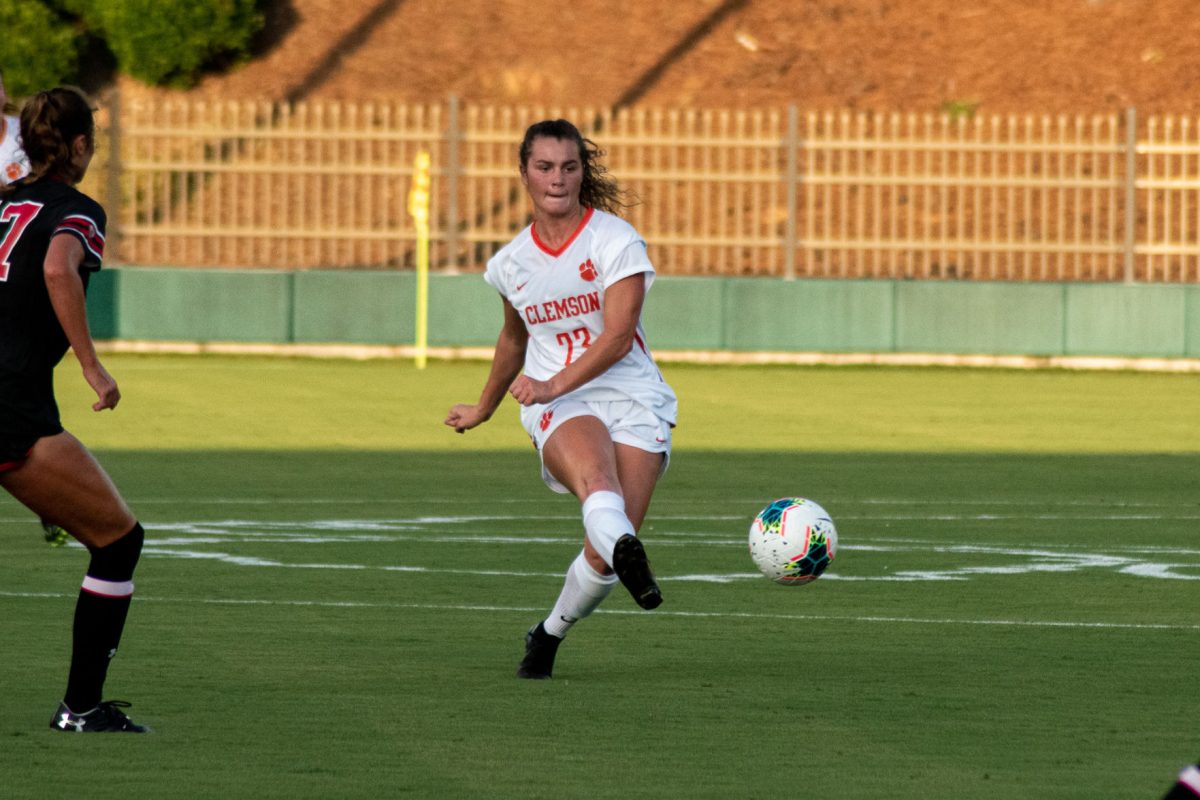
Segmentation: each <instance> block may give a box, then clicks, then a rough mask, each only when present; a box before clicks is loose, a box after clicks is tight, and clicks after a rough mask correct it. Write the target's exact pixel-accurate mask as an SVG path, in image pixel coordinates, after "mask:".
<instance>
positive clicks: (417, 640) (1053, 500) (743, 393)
mask: <svg viewBox="0 0 1200 800" xmlns="http://www.w3.org/2000/svg"><path fill="white" fill-rule="evenodd" d="M106 363H107V364H108V366H109V368H110V370H111V371H112V372H113V373H114V375H115V376H116V377H117V378H118V380H119V381H120V383H121V386H122V389H123V391H124V394H125V399H124V400H123V402H122V405H121V407H120V408H119V409H118V410H117V411H116V412H114V413H107V412H106V413H103V414H93V413H92V412H91V411H90V409H89V408H88V404H89V403H90V399H89V398H88V397H87V393H86V387H85V386H84V385H83V383H82V380H81V379H80V378H79V376H78V370H77V368H76V366H75V365H74V364H73V363H70V362H67V363H65V364H64V365H63V367H62V370H61V373H60V376H59V386H60V389H59V396H60V402H61V405H62V406H63V410H64V418H65V420H66V422H67V425H68V427H69V428H70V429H71V430H73V431H74V432H75V433H77V434H78V435H79V436H80V437H81V438H82V439H84V441H85V442H87V443H88V444H89V445H91V446H92V448H93V449H94V450H95V451H96V452H97V453H98V455H99V456H100V457H101V459H102V460H103V462H104V463H105V465H106V466H107V467H108V468H109V471H110V472H111V473H112V475H113V477H114V478H115V479H116V481H117V483H118V484H119V485H120V486H121V488H122V490H123V492H124V494H125V495H126V497H127V498H128V499H129V501H130V503H131V505H133V506H134V508H135V510H136V511H137V513H138V515H139V516H140V517H141V519H142V520H143V522H144V523H145V524H146V527H147V546H146V550H145V553H144V555H143V559H142V562H141V565H140V567H139V572H138V575H137V586H138V593H137V595H136V597H135V600H134V606H133V609H132V611H131V614H130V621H129V624H128V627H127V630H126V636H125V640H124V642H123V645H122V650H121V655H120V656H119V657H118V659H117V660H116V661H115V662H114V663H113V667H112V670H111V673H110V679H109V684H108V692H107V694H108V695H109V696H110V697H113V698H119V699H129V700H131V701H133V702H134V704H135V705H134V707H133V709H132V712H131V714H132V716H133V717H134V719H136V720H138V721H141V722H145V723H148V724H150V725H151V726H152V727H154V729H155V732H154V734H153V735H151V736H146V737H133V736H124V737H68V736H63V735H58V734H54V733H52V732H51V731H50V730H49V729H48V727H47V724H48V722H49V717H50V714H51V713H52V711H53V710H54V707H55V704H56V703H57V701H58V700H59V698H60V696H61V692H62V688H63V685H64V683H65V673H66V661H67V657H68V649H69V624H70V616H71V611H72V608H73V604H74V596H75V593H76V587H77V586H78V583H79V580H80V578H81V576H82V573H83V570H84V567H85V565H86V557H85V554H84V552H83V551H82V550H81V549H79V548H78V547H68V548H62V549H51V548H49V547H47V546H46V545H45V544H44V543H43V542H42V540H41V532H40V529H39V528H38V526H37V524H36V520H34V519H33V517H32V516H31V515H30V514H29V513H28V512H27V511H25V510H24V509H23V508H21V507H20V506H18V505H17V504H16V503H14V502H13V501H11V500H10V499H8V498H7V497H4V498H2V499H0V539H2V541H3V545H2V547H3V549H2V550H0V552H2V553H3V557H2V558H0V616H2V617H3V622H2V623H0V637H2V638H0V642H2V647H3V650H2V652H3V659H2V667H0V682H2V685H3V686H4V688H5V689H6V700H7V703H8V705H7V707H6V710H5V711H6V713H5V714H4V719H3V722H0V797H3V798H48V797H87V798H129V797H144V798H241V797H255V798H285V797H287V798H297V797H303V798H359V797H363V798H365V797H413V798H641V797H655V798H714V799H716V798H777V797H816V798H876V797H888V798H922V799H927V798H1004V799H1005V800H1012V798H1097V797H1104V798H1157V797H1160V796H1161V794H1162V792H1163V791H1164V790H1165V788H1166V787H1167V786H1168V785H1169V784H1170V783H1171V781H1172V780H1173V779H1174V776H1175V774H1176V772H1177V771H1178V770H1179V769H1180V768H1181V767H1182V766H1183V765H1184V764H1186V763H1187V762H1189V761H1191V760H1194V759H1196V758H1197V757H1200V726H1198V724H1197V722H1198V721H1200V689H1198V688H1197V687H1198V686H1200V682H1198V681H1197V674H1196V668H1197V664H1198V662H1200V534H1198V533H1197V523H1198V522H1200V426H1197V425H1196V422H1195V414H1196V409H1197V408H1200V378H1197V377H1194V376H1176V375H1146V374H1140V375H1139V374H1129V373H1068V372H1009V371H983V370H937V369H928V370H916V369H911V370H910V369H834V368H803V369H802V368H782V367H775V368H750V367H741V368H733V367H729V368H725V367H722V368H715V367H708V368H702V367H691V366H677V365H666V367H665V369H664V371H665V372H666V374H667V377H668V379H669V380H670V381H671V382H672V383H673V384H674V385H675V387H676V389H677V390H678V392H679V394H680V397H681V406H682V415H681V420H680V423H681V424H680V427H679V429H678V432H677V439H676V448H675V452H674V455H673V460H672V466H671V470H670V472H669V473H668V475H667V476H666V478H665V479H664V480H663V482H662V484H661V485H660V489H659V492H658V494H657V496H656V498H655V501H654V505H653V506H652V508H651V514H650V519H649V520H648V523H647V526H646V527H645V528H644V529H643V532H642V533H643V537H644V539H645V541H646V542H647V547H648V550H649V552H650V554H651V557H652V559H653V561H654V564H655V567H656V570H657V572H658V573H659V576H660V578H661V579H662V585H663V589H664V594H665V597H666V602H665V604H664V605H663V606H662V608H661V609H659V610H657V611H655V612H643V611H640V610H639V609H637V608H636V606H634V604H633V603H632V601H631V600H629V598H628V596H627V595H625V594H624V593H623V591H621V590H620V589H618V590H617V591H616V592H614V593H613V595H612V597H611V598H610V599H609V600H608V601H607V602H606V603H605V605H604V606H603V607H602V608H601V610H600V611H599V612H597V613H596V614H595V615H594V616H593V617H591V618H590V619H588V620H586V621H585V622H583V623H581V624H580V625H579V626H577V627H576V629H575V630H574V631H573V632H572V634H571V636H570V638H569V639H568V640H567V642H566V643H565V644H564V645H563V647H562V649H561V651H560V655H559V660H558V663H557V666H556V670H555V679H554V680H553V681H548V682H522V681H518V680H516V679H515V678H514V677H513V671H514V669H515V667H516V663H517V661H518V660H519V658H520V655H521V652H522V636H523V634H524V631H525V629H526V628H528V626H529V625H531V624H532V623H533V622H535V621H536V620H538V619H539V618H540V617H541V616H543V615H544V614H545V612H546V611H547V610H548V608H549V606H550V604H552V602H553V601H554V598H555V597H556V595H557V592H558V589H559V587H560V585H561V576H562V573H563V571H564V570H565V568H566V566H567V565H568V564H569V562H570V561H571V559H572V558H573V557H574V555H575V553H576V552H577V551H578V549H579V547H580V544H581V537H582V532H581V525H580V522H579V518H578V507H577V505H576V504H575V503H574V501H573V500H571V499H569V498H563V497H561V496H558V495H554V494H552V493H550V492H549V491H548V490H547V489H546V488H545V487H544V486H543V485H542V484H541V482H540V480H539V479H538V476H537V459H536V455H535V454H534V453H533V451H532V449H531V448H530V447H529V445H528V443H527V440H526V439H525V436H524V434H523V433H522V432H521V431H520V429H519V426H518V425H517V422H516V418H515V417H516V412H515V408H514V407H513V406H512V404H511V401H510V403H507V404H506V405H505V406H504V407H503V408H502V409H501V412H500V413H499V414H498V415H497V417H496V419H494V420H493V421H492V422H491V423H490V424H489V425H487V426H484V428H482V429H480V430H478V431H473V432H471V433H469V434H467V435H465V436H457V435H455V434H454V433H453V432H452V431H450V430H449V429H446V428H444V427H443V426H442V425H441V420H442V417H443V415H444V412H445V410H446V408H448V407H449V406H450V405H451V404H452V403H454V402H458V401H465V400H471V399H473V398H474V397H475V396H476V395H477V393H478V390H479V387H480V385H481V383H482V381H483V379H484V376H485V373H486V365H484V364H479V363H455V364H447V363H436V364H432V365H430V368H429V369H427V370H425V371H417V370H415V369H414V368H413V367H412V366H411V365H409V364H407V363H395V362H340V361H329V362H324V361H311V360H302V359H277V360H272V359H257V358H216V357H127V356H126V357H117V356H110V357H108V358H107V359H106ZM788 494H799V495H804V496H809V497H812V498H814V499H816V500H818V501H820V502H821V503H822V504H823V505H824V506H825V507H826V508H827V509H828V510H829V511H830V512H831V513H832V515H833V517H834V519H835V521H836V522H837V525H838V530H839V533H840V538H841V548H840V550H839V553H838V557H837V559H836V561H835V562H834V564H833V566H832V567H831V568H830V571H829V572H828V573H826V575H825V576H824V577H822V578H821V579H820V580H818V581H817V582H816V583H815V584H813V585H811V586H808V587H801V588H785V587H780V586H776V585H774V584H771V583H768V582H767V581H766V580H765V579H763V578H761V577H758V576H757V575H756V574H754V573H753V567H752V565H751V563H750V561H749V558H748V556H747V553H746V544H745V534H746V529H747V526H748V524H749V521H750V519H751V518H752V517H753V515H754V513H755V512H756V511H757V510H758V509H759V507H761V506H762V505H764V504H765V503H766V502H767V501H769V500H771V499H774V498H775V497H778V496H783V495H788Z"/></svg>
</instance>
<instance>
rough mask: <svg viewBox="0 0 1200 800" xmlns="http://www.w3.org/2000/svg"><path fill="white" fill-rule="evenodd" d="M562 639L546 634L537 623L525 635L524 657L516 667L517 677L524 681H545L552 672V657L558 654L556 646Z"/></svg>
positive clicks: (540, 624)
mask: <svg viewBox="0 0 1200 800" xmlns="http://www.w3.org/2000/svg"><path fill="white" fill-rule="evenodd" d="M560 644H562V639H560V638H558V637H557V636H555V635H554V634H551V633H546V629H545V628H544V627H542V623H540V622H539V623H538V624H537V625H535V626H534V627H532V628H530V629H529V633H527V634H525V657H524V658H523V659H521V664H520V666H518V667H517V677H518V678H524V679H526V680H535V681H536V680H546V679H547V678H549V677H550V673H551V672H553V671H554V656H555V655H557V654H558V646H559V645H560Z"/></svg>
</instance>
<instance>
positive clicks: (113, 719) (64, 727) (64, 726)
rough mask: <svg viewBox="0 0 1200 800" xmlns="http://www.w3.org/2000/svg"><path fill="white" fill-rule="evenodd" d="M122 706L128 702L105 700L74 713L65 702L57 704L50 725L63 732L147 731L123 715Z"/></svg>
mask: <svg viewBox="0 0 1200 800" xmlns="http://www.w3.org/2000/svg"><path fill="white" fill-rule="evenodd" d="M122 708H129V703H126V702H124V701H122V700H106V701H104V702H103V703H101V704H100V705H98V706H96V707H95V708H93V709H92V710H91V711H88V712H87V713H84V714H76V713H75V712H74V711H72V710H71V709H69V708H67V704H66V703H59V704H58V711H57V712H55V714H54V719H52V720H50V727H51V728H52V729H54V730H56V731H62V732H64V733H149V732H150V729H149V728H147V727H146V726H145V725H138V724H137V723H136V722H134V721H133V720H131V719H130V718H129V717H127V716H125V712H124V711H122V710H121V709H122Z"/></svg>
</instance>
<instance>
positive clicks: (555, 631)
mask: <svg viewBox="0 0 1200 800" xmlns="http://www.w3.org/2000/svg"><path fill="white" fill-rule="evenodd" d="M616 583H617V576H616V575H601V574H600V573H598V572H596V570H594V569H592V565H591V564H589V563H588V562H587V558H586V557H584V555H583V553H582V552H580V553H579V555H578V556H576V557H575V560H574V561H572V562H571V566H570V567H568V568H567V579H566V580H565V581H563V588H562V593H561V594H559V596H558V602H557V603H555V604H554V610H553V611H551V612H550V616H549V617H547V618H546V621H545V622H543V623H542V627H544V628H545V629H546V633H549V634H550V635H552V636H557V637H558V638H560V639H561V638H562V637H564V636H566V635H567V631H569V630H570V629H571V626H572V625H574V624H575V623H576V622H579V620H581V619H583V618H584V617H586V616H587V615H588V614H591V613H592V612H593V611H595V610H596V607H597V606H599V605H600V603H602V602H604V598H606V597H608V593H609V592H611V591H612V588H613V586H615V585H616Z"/></svg>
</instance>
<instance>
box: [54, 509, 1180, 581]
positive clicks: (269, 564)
mask: <svg viewBox="0 0 1200 800" xmlns="http://www.w3.org/2000/svg"><path fill="white" fill-rule="evenodd" d="M538 519H539V520H545V519H558V518H556V517H554V518H551V517H539V518H538ZM569 519H571V520H572V521H573V520H574V518H573V517H570V518H569ZM683 519H693V520H694V519H700V518H698V517H685V518H683ZM512 521H521V522H528V521H529V518H528V517H510V516H495V515H489V516H457V517H454V516H420V517H412V518H403V519H383V520H362V519H319V520H302V521H264V520H239V519H224V520H210V521H199V522H176V523H159V524H147V525H146V527H147V529H148V531H149V534H150V535H149V536H148V539H147V543H146V547H145V549H144V551H143V552H144V554H145V555H146V556H148V557H160V558H175V559H197V560H211V561H216V562H220V563H226V564H232V565H235V566H243V567H259V568H275V569H308V570H318V569H320V570H339V571H378V572H407V573H426V574H451V575H467V576H475V577H523V578H530V577H533V578H543V577H544V578H551V579H554V580H559V579H560V578H561V573H559V572H553V573H545V572H530V571H524V570H479V569H447V568H440V567H427V566H423V565H411V564H391V565H379V564H363V563H337V562H334V561H330V560H312V559H311V557H310V558H308V559H305V558H303V557H301V558H299V559H297V560H296V561H295V562H285V561H281V560H278V559H275V558H267V557H264V556H263V555H260V554H249V553H245V552H227V551H229V550H240V549H242V548H239V547H238V545H247V546H251V547H253V546H260V547H261V546H272V545H273V546H279V545H286V546H287V547H288V548H289V554H291V553H293V552H294V548H295V546H297V545H326V544H329V545H339V546H342V547H345V546H348V545H349V546H353V545H355V544H373V543H384V544H393V543H402V542H420V543H422V544H431V543H432V544H469V545H488V546H493V547H494V546H519V547H528V546H530V545H539V544H540V545H578V544H579V543H580V541H581V535H580V534H579V533H577V532H575V531H572V532H570V533H569V534H564V535H561V536H553V535H552V536H545V535H539V536H528V535H518V534H517V533H507V534H506V533H473V532H471V531H470V530H465V531H464V530H462V529H461V528H459V529H458V530H457V531H456V530H455V526H472V527H475V526H478V527H487V528H493V529H494V527H495V525H496V523H497V522H512ZM646 538H647V539H648V540H650V541H653V542H654V546H655V547H690V548H695V547H697V546H701V547H713V546H717V547H729V548H736V549H739V550H740V549H743V548H745V547H746V540H745V539H744V538H742V537H740V536H738V537H731V536H729V535H728V534H707V533H701V534H695V533H681V532H668V531H647V532H646ZM1135 541H1137V544H1135V545H1125V546H1120V545H1118V546H1115V547H1107V548H1105V550H1106V551H1107V552H1098V551H1097V549H1096V548H1095V547H1093V546H1082V547H1081V546H1077V545H1065V546H1063V545H1060V546H1044V545H1043V546H1037V547H1033V546H1030V545H1029V544H1021V545H1005V544H1000V543H996V542H988V543H986V544H980V543H973V542H966V543H962V542H959V543H945V542H936V541H922V540H919V539H913V538H908V539H889V538H886V537H863V536H858V537H857V538H855V539H854V540H852V541H846V540H845V537H843V542H842V544H841V547H840V548H839V550H840V551H849V552H855V551H857V552H860V553H875V554H888V553H895V554H897V555H899V556H901V557H902V558H903V559H904V561H905V562H907V563H911V562H912V556H914V555H916V554H924V555H925V557H924V558H922V563H923V564H924V565H925V566H924V568H921V569H892V568H890V567H889V566H888V565H887V564H886V562H884V561H883V560H882V559H874V560H868V561H866V562H863V563H867V564H869V565H870V567H871V569H872V570H873V572H874V574H861V573H860V574H844V573H842V572H840V571H838V570H837V569H836V568H835V569H834V570H831V571H830V572H828V573H826V575H825V577H824V580H826V581H855V582H861V581H880V582H917V581H966V580H971V579H973V578H977V577H981V576H1002V575H1010V576H1011V575H1029V574H1043V575H1045V574H1052V573H1059V574H1062V573H1074V572H1079V571H1083V570H1096V569H1100V570H1106V571H1115V572H1118V573H1120V574H1124V575H1130V576H1136V577H1143V578H1157V579H1169V580H1183V581H1200V559H1198V558H1197V555H1200V553H1198V552H1197V551H1196V550H1192V549H1187V548H1160V547H1155V546H1152V545H1150V546H1147V545H1145V544H1142V543H1141V541H1142V540H1140V539H1139V540H1135ZM76 547H78V545H76ZM218 547H219V548H220V549H218ZM259 553H261V549H260V550H259ZM739 563H740V562H739ZM835 567H836V563H835ZM660 578H661V579H662V580H664V581H692V582H709V583H732V582H739V581H749V580H761V578H760V577H759V576H758V574H757V573H754V572H750V571H739V572H726V573H715V574H691V575H665V574H664V575H660Z"/></svg>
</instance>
